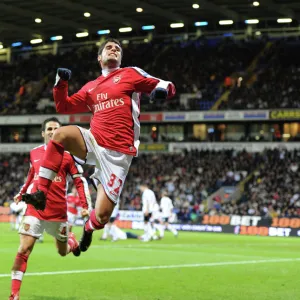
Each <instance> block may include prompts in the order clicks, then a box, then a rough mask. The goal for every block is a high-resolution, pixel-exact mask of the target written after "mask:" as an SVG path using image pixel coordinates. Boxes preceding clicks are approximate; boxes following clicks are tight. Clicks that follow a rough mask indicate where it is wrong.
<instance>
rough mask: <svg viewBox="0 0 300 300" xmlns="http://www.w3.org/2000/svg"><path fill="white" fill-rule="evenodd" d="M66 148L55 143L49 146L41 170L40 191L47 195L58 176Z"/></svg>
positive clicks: (51, 142) (52, 142)
mask: <svg viewBox="0 0 300 300" xmlns="http://www.w3.org/2000/svg"><path fill="white" fill-rule="evenodd" d="M64 150H65V149H64V146H63V145H62V144H60V143H57V142H55V141H53V140H52V141H50V142H49V143H48V145H47V150H46V152H45V156H44V160H43V163H42V165H41V167H40V170H39V186H38V189H39V190H40V191H43V192H44V193H45V194H47V191H48V189H49V187H50V185H51V183H52V180H53V179H54V178H55V176H56V175H57V173H58V171H59V169H60V166H61V163H62V160H63V156H64Z"/></svg>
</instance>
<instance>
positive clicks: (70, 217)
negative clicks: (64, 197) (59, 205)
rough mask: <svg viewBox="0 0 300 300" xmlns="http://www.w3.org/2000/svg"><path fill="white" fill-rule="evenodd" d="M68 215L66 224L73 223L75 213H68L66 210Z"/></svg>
mask: <svg viewBox="0 0 300 300" xmlns="http://www.w3.org/2000/svg"><path fill="white" fill-rule="evenodd" d="M67 215H68V224H69V225H75V221H76V219H77V215H75V214H72V213H70V212H69V211H68V212H67Z"/></svg>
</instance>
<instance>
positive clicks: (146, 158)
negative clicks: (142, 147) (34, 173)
mask: <svg viewBox="0 0 300 300" xmlns="http://www.w3.org/2000/svg"><path fill="white" fill-rule="evenodd" d="M299 157H300V151H299V150H294V151H287V150H285V149H284V148H282V149H279V150H278V149H275V150H265V151H264V152H262V153H249V152H246V151H236V150H224V151H208V150H206V151H198V150H192V151H184V152H183V153H176V154H160V155H158V154H141V155H140V157H139V158H138V159H135V160H134V161H133V164H132V167H131V171H130V172H129V175H128V178H127V181H126V184H125V186H124V189H123V192H122V195H121V202H122V205H121V206H122V208H123V209H127V210H139V209H140V205H141V203H140V194H139V192H138V191H137V186H138V184H139V183H141V182H148V183H149V185H150V186H151V187H152V188H153V190H154V191H155V193H156V195H157V197H158V198H159V197H160V193H161V191H162V190H164V189H167V190H168V192H169V195H170V197H171V198H172V199H173V201H174V206H175V208H176V213H177V217H178V220H180V221H183V222H192V221H196V220H197V219H198V218H199V217H200V216H201V215H203V214H204V213H207V214H209V215H224V214H225V215H232V214H238V215H256V216H263V217H275V216H276V217H277V216H278V217H299V215H300V196H299V194H300V185H299V173H298V169H299V163H300V160H299ZM0 161H1V162H2V163H1V165H0V174H1V182H0V186H1V188H0V196H1V201H2V203H0V205H1V204H2V205H3V204H4V203H5V202H10V201H11V199H12V197H13V196H14V195H15V194H16V193H17V192H18V190H19V188H20V186H21V185H22V184H23V179H24V176H26V171H27V168H28V156H27V154H9V155H3V154H2V155H1V156H0ZM174 165H176V168H175V169H174ZM6 168H10V169H12V170H13V171H12V172H9V173H8V172H6ZM92 172H93V169H92V168H87V169H86V171H85V176H89V175H91V174H92ZM247 176H250V177H251V178H250V179H249V180H248V182H247V183H246V184H245V187H244V192H243V194H242V195H241V198H240V199H239V200H238V201H237V202H235V201H222V200H221V199H220V198H219V197H214V199H213V206H212V207H211V208H208V206H207V199H208V197H209V196H210V195H212V194H213V193H214V192H216V191H217V190H219V189H220V188H221V187H223V186H233V187H234V186H239V185H241V184H242V182H243V181H244V179H245V178H246V177H247Z"/></svg>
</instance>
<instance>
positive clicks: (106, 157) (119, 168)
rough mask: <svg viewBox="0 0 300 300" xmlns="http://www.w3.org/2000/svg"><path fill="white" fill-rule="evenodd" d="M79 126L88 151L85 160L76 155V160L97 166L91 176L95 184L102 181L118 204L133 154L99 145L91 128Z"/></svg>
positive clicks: (110, 196)
mask: <svg viewBox="0 0 300 300" xmlns="http://www.w3.org/2000/svg"><path fill="white" fill-rule="evenodd" d="M77 127H78V128H79V129H80V131H81V133H82V136H83V138H84V141H85V144H86V148H87V151H88V153H87V156H86V160H85V162H83V161H82V160H81V159H78V158H77V157H74V159H75V161H76V162H78V163H79V164H82V163H86V164H88V165H94V166H95V172H94V174H93V175H92V176H91V178H92V179H93V182H94V184H95V186H96V187H97V186H98V185H99V183H101V184H102V186H103V188H104V190H105V192H106V194H107V196H108V197H109V198H110V199H111V200H112V201H113V202H114V203H116V204H117V203H118V201H119V198H120V195H121V192H122V189H123V186H124V183H125V179H126V176H127V173H128V170H129V168H130V165H131V161H132V158H133V156H131V155H127V154H124V153H120V152H118V151H114V150H109V149H106V148H103V147H101V146H99V145H98V144H97V142H96V140H95V138H94V136H93V134H92V133H91V132H90V131H89V130H87V129H85V128H82V127H79V126H77Z"/></svg>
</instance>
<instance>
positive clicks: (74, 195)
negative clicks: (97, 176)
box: [67, 183, 88, 232]
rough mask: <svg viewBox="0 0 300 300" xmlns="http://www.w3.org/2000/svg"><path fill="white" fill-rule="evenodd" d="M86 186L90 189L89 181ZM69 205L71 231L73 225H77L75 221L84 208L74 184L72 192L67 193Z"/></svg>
mask: <svg viewBox="0 0 300 300" xmlns="http://www.w3.org/2000/svg"><path fill="white" fill-rule="evenodd" d="M85 186H86V188H87V189H88V185H87V183H86V185H85ZM67 206H68V212H67V214H68V225H69V232H71V231H72V227H73V226H74V225H75V222H76V220H77V218H78V217H79V215H80V213H81V210H82V207H81V201H80V197H79V195H78V192H77V189H76V186H75V185H74V186H72V189H71V193H69V194H68V195H67Z"/></svg>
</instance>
